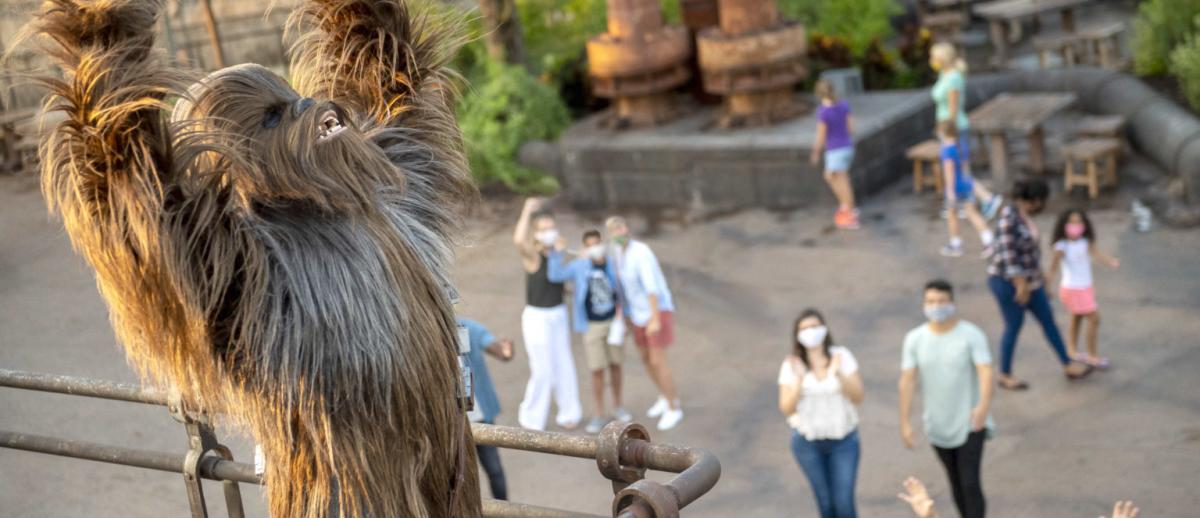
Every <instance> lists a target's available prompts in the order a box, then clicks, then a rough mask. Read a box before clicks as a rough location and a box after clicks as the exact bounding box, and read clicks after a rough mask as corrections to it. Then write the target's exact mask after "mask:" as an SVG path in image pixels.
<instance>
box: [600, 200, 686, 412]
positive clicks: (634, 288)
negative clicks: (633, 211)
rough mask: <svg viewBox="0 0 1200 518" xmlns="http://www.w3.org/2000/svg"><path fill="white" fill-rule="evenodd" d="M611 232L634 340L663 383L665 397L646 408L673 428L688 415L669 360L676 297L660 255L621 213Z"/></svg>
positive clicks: (655, 378)
mask: <svg viewBox="0 0 1200 518" xmlns="http://www.w3.org/2000/svg"><path fill="white" fill-rule="evenodd" d="M606 226H607V227H608V235H609V238H610V239H611V240H612V242H613V248H614V249H615V256H616V261H617V277H618V278H619V280H620V282H621V289H622V290H623V294H624V295H625V298H624V304H625V312H624V313H625V318H626V319H628V321H629V324H630V328H631V329H633V338H634V343H636V344H637V346H638V352H639V353H641V356H642V363H644V364H645V365H646V372H648V373H650V379H651V380H652V381H653V382H654V384H655V386H657V387H658V391H659V397H658V401H657V402H656V403H655V404H654V406H652V407H650V409H649V410H647V411H646V416H647V417H652V418H653V417H658V418H659V421H658V429H659V430H670V429H672V428H675V426H676V425H678V424H679V421H680V420H682V419H683V408H682V407H681V406H680V404H679V395H678V394H677V393H676V391H675V380H674V378H673V376H672V375H671V368H670V367H668V366H667V348H668V347H670V346H671V344H672V343H673V342H674V341H675V302H674V300H672V298H671V289H670V288H669V287H667V280H666V278H665V277H663V273H662V267H661V266H659V264H658V258H657V257H655V256H654V252H653V251H652V250H650V247H649V246H646V244H645V243H642V242H640V241H634V240H632V239H630V237H629V225H628V224H626V223H625V220H624V219H623V218H621V217H619V216H613V217H611V218H608V222H607V224H606Z"/></svg>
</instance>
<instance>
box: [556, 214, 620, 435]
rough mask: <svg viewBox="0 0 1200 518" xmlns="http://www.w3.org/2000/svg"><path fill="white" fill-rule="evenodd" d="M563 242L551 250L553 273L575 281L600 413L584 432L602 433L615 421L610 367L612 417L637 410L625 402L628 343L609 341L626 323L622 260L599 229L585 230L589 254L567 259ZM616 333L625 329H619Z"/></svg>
mask: <svg viewBox="0 0 1200 518" xmlns="http://www.w3.org/2000/svg"><path fill="white" fill-rule="evenodd" d="M565 261H566V258H565V257H564V254H563V251H562V249H561V247H559V248H557V249H555V250H554V251H553V252H551V253H550V276H551V277H554V278H567V279H569V280H570V281H571V282H572V284H573V285H574V289H575V296H574V299H573V301H572V308H571V309H572V313H573V317H574V318H573V324H574V329H575V332H576V333H579V334H580V335H582V336H583V350H584V353H585V355H586V357H587V365H588V369H589V370H590V371H591V373H592V408H593V409H594V410H593V411H594V413H593V415H592V418H591V420H589V421H588V424H587V426H586V427H585V428H584V431H586V432H587V433H600V431H601V430H602V429H603V428H604V425H606V424H608V422H609V414H608V411H607V410H606V408H605V406H604V388H605V383H604V373H605V371H606V370H607V371H608V374H609V380H610V381H611V383H610V385H609V386H610V387H611V389H612V398H613V412H612V419H616V420H618V421H621V422H623V423H628V422H629V421H632V420H633V415H632V414H630V413H629V411H627V410H625V408H624V406H622V404H621V383H622V374H621V365H622V364H623V363H624V360H625V348H624V347H623V346H622V345H621V344H620V343H617V344H612V343H609V335H610V334H613V330H612V327H613V326H614V325H617V326H619V325H621V324H623V322H622V321H621V318H622V317H621V285H620V283H619V282H618V280H617V272H616V263H615V262H614V261H613V260H612V257H610V256H609V255H608V250H607V249H606V248H605V246H604V240H603V239H602V238H601V236H600V231H598V230H588V231H587V232H584V233H583V257H579V258H576V259H574V260H571V261H570V262H565ZM616 334H621V333H620V332H619V330H618V332H617V333H616Z"/></svg>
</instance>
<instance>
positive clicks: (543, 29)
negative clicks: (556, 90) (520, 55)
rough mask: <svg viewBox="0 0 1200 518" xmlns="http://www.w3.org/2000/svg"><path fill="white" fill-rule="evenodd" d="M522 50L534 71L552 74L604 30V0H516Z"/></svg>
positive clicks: (556, 72) (582, 50)
mask: <svg viewBox="0 0 1200 518" xmlns="http://www.w3.org/2000/svg"><path fill="white" fill-rule="evenodd" d="M516 2H517V11H518V13H519V14H520V16H521V31H522V32H523V34H524V36H525V51H526V53H527V54H528V55H529V61H530V63H529V64H530V66H531V67H533V70H534V72H535V73H537V74H544V75H548V76H556V75H558V74H559V72H560V71H561V70H562V68H563V67H564V66H566V65H568V64H570V63H571V62H572V61H573V60H575V59H576V58H578V57H579V56H580V55H581V54H582V53H583V52H584V44H585V43H587V40H588V38H591V37H592V36H594V35H596V34H600V33H602V32H604V30H605V27H606V26H607V22H606V20H605V17H604V0H516Z"/></svg>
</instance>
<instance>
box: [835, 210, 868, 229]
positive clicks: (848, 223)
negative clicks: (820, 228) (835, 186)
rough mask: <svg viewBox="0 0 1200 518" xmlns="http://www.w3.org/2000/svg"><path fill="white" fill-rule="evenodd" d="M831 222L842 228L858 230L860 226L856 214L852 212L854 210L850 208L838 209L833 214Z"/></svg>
mask: <svg viewBox="0 0 1200 518" xmlns="http://www.w3.org/2000/svg"><path fill="white" fill-rule="evenodd" d="M833 224H834V226H836V227H837V228H840V229H842V230H858V229H859V228H862V227H861V226H860V225H859V223H858V216H857V215H855V214H854V211H850V210H839V211H838V212H837V214H835V215H834V216H833Z"/></svg>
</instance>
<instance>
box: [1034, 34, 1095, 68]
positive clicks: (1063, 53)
mask: <svg viewBox="0 0 1200 518" xmlns="http://www.w3.org/2000/svg"><path fill="white" fill-rule="evenodd" d="M1083 43H1084V41H1083V39H1082V38H1080V37H1079V35H1078V34H1074V33H1058V34H1047V35H1045V36H1038V37H1036V38H1034V39H1033V48H1034V49H1036V50H1037V54H1038V67H1039V68H1041V69H1042V70H1045V69H1047V68H1050V55H1051V54H1057V55H1058V56H1059V59H1060V60H1061V61H1062V66H1064V67H1073V66H1075V65H1078V64H1079V63H1080V61H1081V59H1082V58H1083V57H1085V55H1086V52H1081V51H1082V50H1083V49H1084V47H1083Z"/></svg>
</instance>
